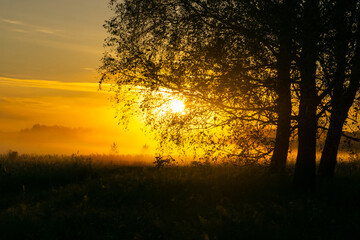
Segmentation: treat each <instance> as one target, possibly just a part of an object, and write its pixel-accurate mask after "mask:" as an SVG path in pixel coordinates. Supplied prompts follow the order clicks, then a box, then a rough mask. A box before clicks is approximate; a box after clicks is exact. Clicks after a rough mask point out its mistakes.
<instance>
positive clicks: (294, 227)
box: [0, 156, 360, 240]
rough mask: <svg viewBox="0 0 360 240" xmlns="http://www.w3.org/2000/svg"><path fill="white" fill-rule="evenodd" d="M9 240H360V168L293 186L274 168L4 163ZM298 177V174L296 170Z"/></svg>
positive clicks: (2, 217) (1, 226)
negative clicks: (306, 186)
mask: <svg viewBox="0 0 360 240" xmlns="http://www.w3.org/2000/svg"><path fill="white" fill-rule="evenodd" d="M0 164H1V175H0V239H4V240H6V239H88V240H89V239H204V240H207V239H359V238H360V237H359V236H360V209H359V208H360V170H359V165H358V164H357V163H347V164H343V165H340V166H339V170H338V173H337V178H336V180H335V181H334V182H333V183H331V184H330V183H326V184H324V183H322V184H319V185H318V187H317V189H316V190H315V191H313V192H298V191H295V190H292V188H291V174H289V175H288V176H285V177H282V178H279V177H274V176H269V175H268V174H267V168H266V167H264V166H249V167H243V168H239V167H198V166H197V167H171V168H163V169H157V168H154V167H149V166H142V167H135V166H119V165H114V164H110V163H106V164H105V163H99V162H93V161H91V160H90V159H88V158H82V157H69V158H65V157H45V158H44V157H43V158H42V157H35V156H33V157H21V156H20V157H18V158H17V159H15V160H14V159H13V160H10V159H8V158H6V157H5V156H2V158H1V159H0ZM289 171H290V170H289Z"/></svg>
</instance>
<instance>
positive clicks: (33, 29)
mask: <svg viewBox="0 0 360 240" xmlns="http://www.w3.org/2000/svg"><path fill="white" fill-rule="evenodd" d="M1 21H2V22H4V23H7V24H9V25H15V26H16V28H13V29H11V30H12V31H14V32H19V33H29V32H33V33H36V32H37V33H43V34H48V35H57V36H62V35H61V34H60V32H61V31H60V30H57V29H51V28H48V27H44V26H39V25H33V24H28V23H24V22H21V21H18V20H13V19H6V18H2V19H1ZM19 27H23V28H22V29H21V28H19ZM24 28H25V29H24Z"/></svg>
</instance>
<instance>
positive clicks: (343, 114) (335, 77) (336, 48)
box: [319, 0, 360, 178]
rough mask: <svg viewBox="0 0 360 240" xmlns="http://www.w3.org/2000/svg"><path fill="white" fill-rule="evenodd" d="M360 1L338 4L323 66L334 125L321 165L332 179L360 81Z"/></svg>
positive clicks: (335, 3)
mask: <svg viewBox="0 0 360 240" xmlns="http://www.w3.org/2000/svg"><path fill="white" fill-rule="evenodd" d="M359 12H360V1H348V0H342V1H339V0H338V1H334V5H333V9H332V13H331V14H332V17H331V21H330V22H329V25H330V28H329V30H328V31H329V34H328V38H327V44H328V46H327V49H326V50H327V51H326V52H325V53H324V55H323V59H322V61H321V62H322V66H323V68H324V70H325V71H326V72H327V74H326V76H327V79H326V80H327V87H328V88H329V89H330V97H331V100H330V105H329V106H330V113H331V115H330V123H329V126H328V132H327V136H326V140H325V146H324V149H323V152H322V156H321V159H320V165H319V173H320V174H321V175H322V176H324V177H326V178H332V177H333V175H334V170H335V165H336V159H337V153H338V148H339V143H340V139H341V136H342V129H343V126H344V123H345V120H346V119H347V117H348V112H349V109H350V107H351V106H352V104H353V102H354V100H355V97H356V93H357V92H358V91H359V81H360V72H359V71H360V49H359V43H360V42H359V41H360V30H359V27H360V26H359Z"/></svg>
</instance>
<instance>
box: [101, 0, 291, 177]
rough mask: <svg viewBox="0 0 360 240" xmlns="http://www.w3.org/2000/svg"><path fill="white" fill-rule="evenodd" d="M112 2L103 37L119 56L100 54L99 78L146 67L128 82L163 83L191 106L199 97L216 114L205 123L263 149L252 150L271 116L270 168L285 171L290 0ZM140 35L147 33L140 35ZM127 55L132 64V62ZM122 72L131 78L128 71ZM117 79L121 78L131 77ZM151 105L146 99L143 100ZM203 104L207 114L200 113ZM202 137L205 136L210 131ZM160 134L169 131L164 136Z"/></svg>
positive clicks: (229, 137)
mask: <svg viewBox="0 0 360 240" xmlns="http://www.w3.org/2000/svg"><path fill="white" fill-rule="evenodd" d="M112 4H113V6H114V7H115V9H116V12H117V14H119V17H120V18H121V21H120V19H119V18H113V19H112V20H111V21H110V22H108V24H107V26H106V27H107V28H108V30H109V32H110V33H111V34H112V35H113V36H114V37H113V38H111V39H109V41H108V43H109V45H112V46H116V47H117V50H116V51H118V53H119V52H121V53H122V54H123V55H122V56H119V55H118V56H117V57H116V59H115V58H113V57H112V56H109V55H108V56H105V58H104V66H103V70H105V71H104V75H103V80H102V81H104V80H106V79H109V77H108V76H109V73H110V75H114V73H117V74H118V73H119V70H120V69H123V70H124V69H127V70H129V69H131V70H130V71H129V72H131V71H132V72H135V71H136V72H137V73H138V74H139V73H141V72H144V73H145V74H144V75H141V76H137V77H136V76H134V75H131V76H130V78H131V79H132V82H131V84H132V85H141V86H144V87H147V88H148V89H151V90H156V91H159V88H161V87H165V88H166V89H171V91H172V92H176V93H177V94H181V95H182V96H186V99H187V103H188V104H189V103H190V101H194V102H193V103H195V104H193V107H192V109H198V110H199V108H198V107H195V108H194V106H195V105H198V104H199V102H201V103H202V105H205V104H206V105H208V106H207V107H206V108H202V109H201V111H202V113H201V114H202V115H203V116H206V115H207V114H210V115H211V114H214V112H215V113H216V114H215V115H217V116H216V119H220V121H218V122H217V123H215V124H214V122H212V123H211V124H210V125H207V126H205V127H204V129H208V128H214V127H215V128H216V127H222V128H223V127H224V126H226V127H227V128H228V133H230V134H227V136H226V137H225V141H224V142H222V144H223V145H225V144H226V142H228V141H234V140H235V142H233V143H235V145H238V146H239V145H242V148H241V149H242V150H241V152H242V153H244V150H245V149H246V148H247V149H251V150H252V151H254V150H257V151H258V152H259V150H260V152H261V150H264V149H263V148H262V149H257V148H258V147H259V144H258V143H259V142H263V140H264V138H262V137H261V134H262V133H261V132H262V131H264V130H265V129H266V128H269V125H271V124H274V123H275V122H276V123H277V134H276V141H275V150H274V154H273V157H272V160H271V172H274V173H275V172H283V171H284V170H285V164H286V158H287V152H288V146H289V137H290V124H291V122H290V118H291V94H290V84H291V78H290V67H291V60H292V58H291V47H292V46H291V41H292V36H291V32H292V26H291V24H289V23H291V19H292V15H293V12H292V11H291V9H293V5H294V1H292V0H288V1H284V2H282V1H268V2H267V3H263V2H262V1H253V2H250V3H249V2H247V1H235V2H234V1H222V4H220V5H219V4H218V2H217V1H207V2H206V3H205V2H201V1H179V2H176V1H175V2H174V1H171V2H167V1H143V2H141V3H140V2H137V1H132V2H128V1H125V3H124V4H115V1H113V2H112ZM149 6H151V9H150V8H149ZM139 9H141V11H140V10H139ZM174 9H176V10H174ZM270 20H272V21H270ZM151 21H153V24H151ZM149 22H150V23H149ZM160 22H161V23H160ZM145 23H146V24H150V25H149V26H147V27H146V29H144V27H141V26H146V24H145ZM159 28H163V29H162V30H161V29H159ZM125 33H126V36H125ZM115 35H120V38H117V37H116V36H115ZM144 35H146V36H147V37H149V35H151V36H150V37H149V38H146V37H145V36H144ZM120 39H121V42H120ZM145 39H147V40H149V39H151V40H152V41H151V42H150V41H146V40H145ZM141 41H142V42H141ZM143 46H146V47H147V48H146V50H144V49H141V48H142V47H143ZM129 49H131V51H130V50H129ZM160 53H161V54H163V55H161V54H160ZM168 53H172V55H171V54H170V55H169V54H168ZM179 53H181V54H179ZM166 54H168V55H166ZM160 55H161V56H160ZM165 55H166V56H165ZM180 55H181V56H180ZM129 56H131V57H129ZM129 59H131V61H132V63H135V62H136V63H135V64H134V65H133V66H130V65H129V64H128V63H130V61H129ZM119 60H120V61H123V62H122V66H119V65H117V66H115V65H116V64H118V63H119ZM139 60H140V61H139ZM135 65H136V67H135ZM155 66H156V67H155ZM116 69H117V70H116ZM135 69H136V70H135ZM155 69H156V70H155ZM174 69H176V72H175V71H174ZM159 71H162V73H164V72H167V75H166V76H165V75H164V74H159ZM149 76H150V77H151V78H152V79H149ZM125 77H126V79H129V76H125ZM145 78H148V79H146V80H144V79H145ZM185 78H187V79H186V80H185ZM135 79H137V80H135ZM140 79H141V80H143V81H139V80H140ZM154 79H156V81H154ZM189 80H190V81H189ZM136 81H137V82H136ZM117 83H120V85H121V84H123V85H126V84H129V81H128V80H124V81H118V82H117ZM173 83H176V84H175V85H173ZM185 83H186V84H185ZM274 90H275V91H274ZM150 95H151V94H150ZM150 95H148V96H150ZM190 99H191V100H190ZM274 99H277V104H276V103H275V101H274ZM147 100H149V99H147ZM150 105H151V104H146V107H149V106H150ZM275 105H277V107H276V109H275ZM143 106H145V105H143ZM205 109H207V110H205ZM144 110H145V111H147V110H146V109H144ZM209 110H210V112H211V113H209V112H206V111H209ZM274 111H275V112H276V113H277V114H276V115H277V116H278V119H276V115H274ZM192 114H193V116H194V115H197V116H198V115H199V113H198V114H194V113H192ZM215 115H213V116H215ZM148 116H149V115H148ZM219 116H220V117H219ZM249 116H251V117H249ZM214 118H215V117H214ZM190 119H192V120H194V121H198V120H196V119H194V118H191V117H187V118H186V121H187V122H191V121H189V120H190ZM210 119H211V118H210ZM153 120H154V119H153ZM177 120H179V119H177ZM155 122H156V121H151V123H155ZM254 122H255V123H256V124H258V125H259V123H261V127H260V129H257V130H255V128H254V126H253V125H254ZM168 123H169V122H167V123H166V122H165V123H164V122H162V123H161V124H157V125H156V128H159V127H160V126H161V125H162V126H167V127H166V129H169V128H168V127H169V124H168ZM171 123H173V122H171ZM178 123H180V124H178V125H177V126H182V127H183V126H184V124H186V123H185V122H184V121H180V122H178ZM208 123H209V122H207V124H208ZM191 124H193V122H191ZM240 124H241V126H247V127H246V128H244V129H246V131H239V130H240V129H239V128H238V126H239V125H240ZM193 125H194V124H193ZM203 125H206V124H203ZM173 126H175V125H173ZM254 130H255V131H254ZM223 132H224V131H223ZM255 132H257V134H256V138H258V139H257V140H255V142H257V144H255V145H254V146H249V145H244V143H245V142H249V141H247V140H245V138H244V137H243V136H246V135H249V133H251V134H250V137H251V138H252V139H253V140H254V139H255V135H254V133H255ZM166 133H169V132H168V131H166ZM259 133H260V134H259ZM202 135H203V134H202ZM251 135H252V136H251ZM207 136H210V138H211V135H207ZM164 138H165V139H169V138H170V139H171V138H172V137H169V136H164V135H163V136H162V139H164ZM176 139H179V138H178V137H176ZM236 139H237V140H236ZM240 141H241V142H240ZM250 142H254V141H250ZM247 153H249V151H247ZM246 155H247V156H245V155H244V154H242V156H243V157H249V155H250V154H246ZM260 155H262V154H260ZM235 156H237V157H239V156H240V155H239V154H235Z"/></svg>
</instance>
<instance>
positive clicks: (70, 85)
mask: <svg viewBox="0 0 360 240" xmlns="http://www.w3.org/2000/svg"><path fill="white" fill-rule="evenodd" d="M0 86H4V87H6V86H11V87H30V88H47V89H57V90H66V91H76V92H97V91H98V88H99V84H98V83H89V82H60V81H49V80H34V79H31V80H30V79H28V80H24V79H15V78H7V77H0Z"/></svg>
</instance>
